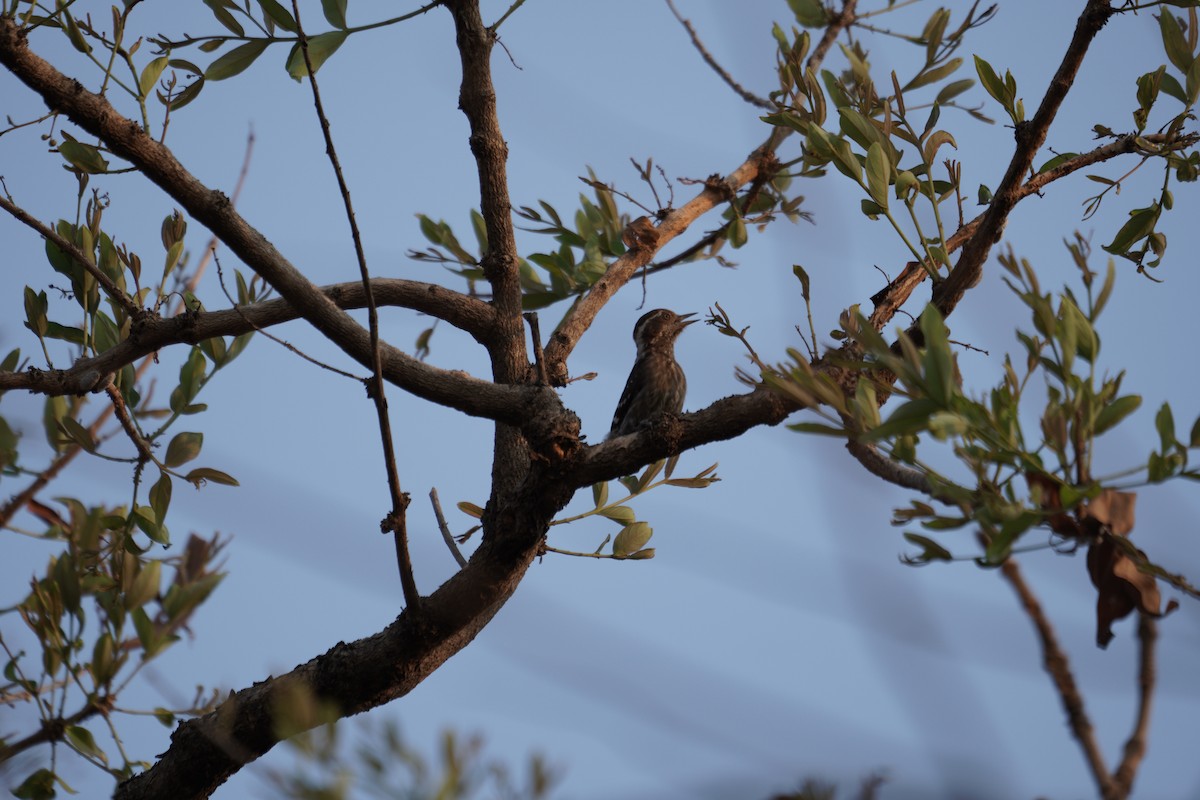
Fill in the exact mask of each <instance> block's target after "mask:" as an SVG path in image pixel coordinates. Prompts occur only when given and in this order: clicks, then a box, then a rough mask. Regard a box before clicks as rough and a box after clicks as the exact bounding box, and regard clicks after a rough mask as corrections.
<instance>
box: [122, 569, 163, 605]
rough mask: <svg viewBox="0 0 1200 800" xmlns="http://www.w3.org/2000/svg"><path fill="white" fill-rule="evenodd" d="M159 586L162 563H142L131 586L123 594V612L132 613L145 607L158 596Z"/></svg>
mask: <svg viewBox="0 0 1200 800" xmlns="http://www.w3.org/2000/svg"><path fill="white" fill-rule="evenodd" d="M161 586H162V562H161V561H147V562H145V563H143V564H142V568H141V570H140V571H139V572H138V574H137V577H136V578H134V579H133V585H132V586H130V587H129V590H128V591H127V592H125V597H124V603H125V610H126V611H132V610H133V609H135V608H141V607H142V606H144V605H146V603H149V602H150V601H151V600H153V599H154V598H155V597H156V596H157V595H158V590H159V588H160V587H161Z"/></svg>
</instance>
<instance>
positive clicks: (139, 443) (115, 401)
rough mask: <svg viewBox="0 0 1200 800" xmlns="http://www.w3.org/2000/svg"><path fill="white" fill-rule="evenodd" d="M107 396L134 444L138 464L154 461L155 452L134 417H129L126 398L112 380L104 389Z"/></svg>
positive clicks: (118, 419)
mask: <svg viewBox="0 0 1200 800" xmlns="http://www.w3.org/2000/svg"><path fill="white" fill-rule="evenodd" d="M104 392H105V394H107V395H108V399H109V401H110V402H112V408H113V413H114V414H116V417H117V421H118V422H120V423H121V428H123V429H124V431H125V435H126V436H128V437H129V440H130V441H131V442H133V446H134V448H135V449H136V450H137V453H138V463H139V465H140V464H145V463H147V462H148V461H152V460H153V459H154V451H153V450H151V449H150V443H149V442H147V441H146V437H144V436H142V432H141V431H139V430H138V427H137V425H136V424H135V423H134V421H133V417H131V416H130V415H129V409H128V408H127V407H126V406H125V398H124V397H121V392H120V390H118V389H117V387H116V385H115V384H114V383H113V382H112V381H111V380H110V381H109V382H108V385H107V386H105V387H104Z"/></svg>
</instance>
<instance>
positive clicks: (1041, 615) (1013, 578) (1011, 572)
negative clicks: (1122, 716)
mask: <svg viewBox="0 0 1200 800" xmlns="http://www.w3.org/2000/svg"><path fill="white" fill-rule="evenodd" d="M1000 574H1001V575H1003V576H1004V578H1005V580H1007V581H1008V582H1009V584H1010V585H1011V586H1012V587H1013V589H1014V590H1015V591H1016V593H1017V597H1018V598H1019V599H1020V601H1021V606H1022V607H1023V608H1024V609H1025V613H1026V614H1027V615H1028V616H1029V619H1030V621H1031V622H1033V627H1034V629H1035V630H1037V634H1038V639H1039V640H1040V641H1041V643H1042V661H1043V664H1044V666H1045V667H1046V672H1048V673H1050V679H1051V680H1052V681H1053V682H1054V688H1055V689H1057V690H1058V696H1059V699H1061V700H1062V704H1063V708H1064V709H1066V712H1067V724H1068V725H1070V727H1071V733H1072V734H1074V736H1075V739H1076V741H1078V742H1079V746H1080V748H1082V749H1083V755H1084V758H1085V760H1086V761H1087V763H1088V767H1089V768H1090V769H1091V771H1092V777H1093V778H1094V779H1095V781H1096V786H1097V787H1098V788H1099V790H1100V795H1101V797H1104V798H1111V797H1113V781H1112V779H1111V778H1110V777H1109V776H1108V770H1107V768H1105V766H1104V754H1103V753H1102V752H1100V744H1099V743H1098V742H1097V741H1096V732H1095V731H1094V730H1093V729H1092V722H1091V720H1090V719H1088V715H1087V711H1086V709H1084V707H1083V696H1082V695H1081V694H1080V693H1079V687H1078V686H1076V684H1075V676H1074V675H1073V674H1072V673H1071V665H1070V664H1069V663H1068V661H1067V656H1066V653H1064V652H1063V651H1062V647H1060V646H1059V644H1058V637H1057V636H1056V635H1055V634H1054V628H1053V627H1051V625H1050V621H1049V620H1048V619H1046V614H1045V612H1043V611H1042V605H1041V603H1039V602H1038V599H1037V597H1035V596H1034V594H1033V592H1032V591H1031V590H1030V588H1029V585H1028V584H1027V583H1025V578H1024V577H1023V576H1022V575H1021V570H1020V568H1019V567H1018V566H1017V562H1016V559H1013V558H1009V559H1008V560H1007V561H1005V562H1004V564H1002V565H1001V567H1000Z"/></svg>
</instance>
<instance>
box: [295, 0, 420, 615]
mask: <svg viewBox="0 0 1200 800" xmlns="http://www.w3.org/2000/svg"><path fill="white" fill-rule="evenodd" d="M292 14H293V16H294V17H295V18H296V35H297V37H298V38H299V40H300V51H301V52H302V53H303V54H304V66H305V68H306V69H307V70H308V83H309V86H311V87H312V95H313V107H314V108H315V109H316V112H317V119H318V120H319V121H320V123H321V133H322V134H323V135H324V137H325V152H326V154H327V155H328V156H329V164H330V166H332V167H333V173H334V175H335V176H336V177H337V182H338V189H339V191H340V192H341V194H342V203H343V204H344V205H345V207H346V220H347V221H348V222H349V223H350V236H351V238H352V239H353V240H354V254H355V256H356V257H357V259H358V270H359V272H360V273H361V275H362V283H363V290H364V291H365V292H366V294H367V325H368V329H369V331H370V336H371V373H372V375H371V385H370V386H369V387H368V390H367V395H368V396H369V397H370V398H371V399H372V400H374V401H375V414H376V416H377V417H378V418H379V438H380V443H381V444H382V445H383V462H384V467H385V469H386V470H387V480H388V490H389V491H390V492H391V495H392V511H391V513H390V514H388V516H387V517H385V518H384V520H383V522H382V523H381V525H380V527H381V528H382V529H383V530H384V531H385V532H386V531H392V532H393V533H394V534H395V541H396V562H397V566H398V567H399V569H400V585H401V587H402V588H403V591H404V604H405V605H406V606H407V607H409V608H412V609H416V608H417V606H418V605H419V604H420V602H421V593H420V592H419V591H418V590H417V582H416V579H415V578H414V577H413V568H412V557H411V556H410V555H409V552H408V524H407V521H406V519H405V514H404V512H405V509H407V508H408V503H409V497H408V495H406V494H405V493H404V492H403V491H401V489H400V474H399V471H398V470H397V469H396V454H395V450H394V448H393V445H392V423H391V420H390V418H389V417H388V410H387V396H386V395H385V393H384V382H383V363H382V359H381V357H380V350H379V314H378V313H377V311H376V309H375V297H374V295H373V293H372V292H371V273H370V271H369V270H368V269H367V257H366V253H365V252H364V251H363V245H362V237H361V236H360V235H359V231H358V222H357V220H356V219H355V217H354V205H353V203H351V201H350V187H349V186H348V185H347V184H346V177H345V175H343V174H342V165H341V163H340V162H339V160H338V156H337V149H336V148H335V147H334V144H333V134H332V133H331V131H330V128H329V118H328V117H327V116H325V108H324V105H323V104H322V103H321V91H320V89H319V88H318V87H317V76H316V70H314V69H313V65H312V58H311V57H310V55H309V52H308V35H307V34H306V33H305V32H304V27H303V25H302V24H301V22H300V5H299V2H298V0H292Z"/></svg>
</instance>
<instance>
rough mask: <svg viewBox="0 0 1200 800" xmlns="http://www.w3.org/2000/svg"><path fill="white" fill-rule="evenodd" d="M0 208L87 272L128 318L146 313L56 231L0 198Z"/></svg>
mask: <svg viewBox="0 0 1200 800" xmlns="http://www.w3.org/2000/svg"><path fill="white" fill-rule="evenodd" d="M0 208H3V209H4V210H5V211H7V212H8V213H9V214H11V215H12V216H13V218H14V219H16V220H17V221H18V222H21V223H23V224H25V225H27V226H29V227H30V228H33V229H34V230H35V231H37V232H38V233H39V234H40V235H41V236H42V238H44V239H46V240H47V241H49V242H52V243H53V244H54V246H55V247H57V248H58V249H59V250H62V251H63V252H64V253H66V254H67V255H68V256H70V257H71V260H72V261H74V262H75V263H76V264H78V265H79V266H80V267H81V268H83V270H84V271H86V272H88V273H89V274H90V275H91V276H92V277H93V278H95V279H96V283H98V284H100V288H102V289H104V293H105V294H107V295H108V296H109V297H111V298H112V299H113V300H114V301H115V302H116V303H117V304H118V305H119V306H121V308H123V309H125V313H127V314H128V315H129V316H130V317H132V318H134V319H135V320H136V319H139V318H141V317H142V316H144V315H145V313H146V311H145V309H143V308H142V307H141V306H139V305H138V304H137V303H136V302H135V301H134V299H133V298H132V297H130V296H129V295H128V294H126V293H125V292H124V291H122V290H121V288H120V287H118V286H117V284H116V283H114V282H113V279H112V278H110V277H108V276H107V275H105V274H104V271H103V270H101V269H100V268H99V267H98V266H96V265H95V264H93V263H92V262H91V261H89V260H88V257H87V254H85V253H84V252H83V251H82V250H80V249H79V248H78V247H76V246H75V244H74V243H73V242H68V241H67V240H66V239H64V238H63V237H61V236H59V235H58V233H57V232H56V231H54V230H53V229H51V228H50V227H49V226H46V225H43V224H42V223H41V222H39V221H38V220H36V219H34V218H33V217H32V216H31V215H30V214H29V213H28V212H27V211H26V210H25V209H23V208H21V207H20V206H18V205H16V204H15V203H13V202H11V201H10V200H9V199H8V198H6V197H3V196H0Z"/></svg>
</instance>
